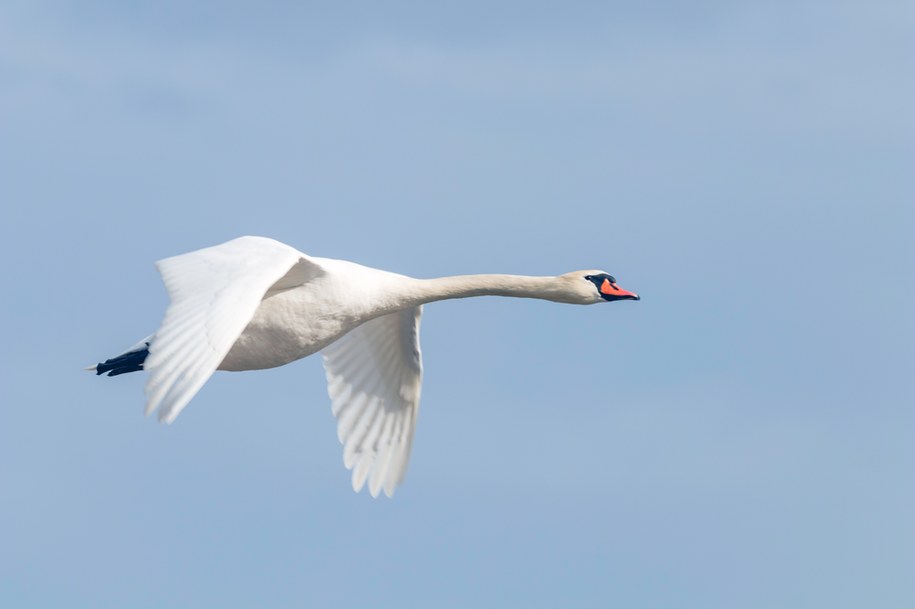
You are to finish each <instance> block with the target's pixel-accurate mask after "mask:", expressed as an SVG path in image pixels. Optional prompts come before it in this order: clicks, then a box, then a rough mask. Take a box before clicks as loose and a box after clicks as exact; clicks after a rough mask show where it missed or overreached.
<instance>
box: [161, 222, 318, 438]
mask: <svg viewBox="0 0 915 609" xmlns="http://www.w3.org/2000/svg"><path fill="white" fill-rule="evenodd" d="M156 268H158V269H159V273H160V274H161V275H162V280H163V281H164V282H165V288H166V289H167V290H168V296H169V298H170V299H171V304H169V306H168V309H167V310H166V311H165V319H164V320H163V321H162V326H161V327H160V328H159V330H158V331H157V332H156V334H155V338H153V341H152V344H151V345H150V346H149V357H148V358H147V359H146V362H145V363H144V365H143V367H144V369H146V370H148V371H149V373H150V376H149V380H148V381H147V382H146V394H147V397H148V400H147V402H146V414H149V413H151V412H153V411H154V410H156V408H158V409H159V420H160V421H165V422H167V423H171V422H172V421H174V420H175V417H177V416H178V413H180V412H181V409H182V408H184V407H185V405H187V403H188V402H189V401H190V400H191V398H193V397H194V395H195V394H196V393H197V391H199V390H200V388H201V387H202V386H203V384H204V383H205V382H206V381H207V379H208V378H210V376H211V375H212V374H213V371H215V370H216V368H217V366H219V364H220V363H221V362H222V360H223V359H224V358H225V356H226V353H228V352H229V349H230V348H231V347H232V345H233V344H235V341H236V340H237V339H238V337H239V335H241V333H242V331H243V330H244V329H245V327H246V326H247V325H248V322H249V321H251V317H253V316H254V312H255V311H256V310H257V307H258V306H259V305H260V302H261V300H263V298H264V295H265V294H266V293H267V292H268V291H275V290H281V289H289V288H292V287H295V286H297V285H302V284H303V283H305V282H307V281H309V280H310V279H313V278H314V277H317V276H318V275H321V274H322V273H323V270H322V268H321V266H320V265H318V264H317V263H316V262H314V261H313V260H312V259H311V258H309V257H307V256H305V255H304V254H302V253H301V252H299V251H297V250H295V249H293V248H291V247H289V246H288V245H284V244H282V243H280V242H279V241H274V240H273V239H266V238H264V237H240V238H238V239H233V240H232V241H228V242H226V243H223V244H221V245H216V246H214V247H208V248H205V249H202V250H197V251H195V252H190V253H189V254H183V255H181V256H174V257H172V258H166V259H165V260H160V261H159V262H157V263H156Z"/></svg>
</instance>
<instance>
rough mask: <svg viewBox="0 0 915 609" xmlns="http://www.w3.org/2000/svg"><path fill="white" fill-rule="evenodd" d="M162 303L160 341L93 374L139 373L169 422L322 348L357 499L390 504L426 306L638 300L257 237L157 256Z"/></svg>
mask: <svg viewBox="0 0 915 609" xmlns="http://www.w3.org/2000/svg"><path fill="white" fill-rule="evenodd" d="M156 268H157V269H158V270H159V273H160V274H161V275H162V279H163V281H164V283H165V287H166V290H167V291H168V295H169V299H170V301H171V302H170V304H169V306H168V308H167V310H166V312H165V318H164V320H163V321H162V325H161V326H160V327H159V329H158V330H157V331H156V333H155V334H153V335H151V336H148V337H146V338H144V339H143V340H141V341H140V342H139V343H137V344H136V345H134V346H133V347H131V348H130V349H128V350H127V351H125V352H124V353H122V354H121V355H118V356H116V357H113V358H111V359H108V360H106V361H105V362H101V363H99V364H97V365H95V366H92V367H90V368H88V369H89V370H94V371H95V372H96V374H105V373H107V375H108V376H116V375H119V374H124V373H127V372H136V371H139V370H146V371H147V372H148V373H149V378H148V380H147V382H146V395H147V402H146V414H147V415H148V414H150V413H152V412H154V411H156V410H158V417H159V420H160V421H163V422H166V423H171V422H172V421H174V420H175V418H176V417H177V416H178V414H179V413H180V412H181V410H182V409H183V408H184V407H185V406H186V405H187V404H188V402H190V401H191V399H192V398H193V397H194V395H195V394H196V393H197V392H198V391H199V390H200V388H201V387H202V386H203V384H204V383H206V381H207V379H209V378H210V376H211V375H212V374H213V372H214V371H216V370H261V369H264V368H273V367H276V366H282V365H284V364H288V363H290V362H293V361H295V360H298V359H301V358H303V357H306V356H308V355H311V354H313V353H316V352H318V351H320V352H321V355H322V356H323V359H324V368H325V371H326V374H327V389H328V393H329V394H330V399H331V402H332V408H333V413H334V416H335V417H336V418H337V436H338V438H339V440H340V442H341V443H342V444H343V445H344V451H343V463H344V465H345V466H346V468H347V469H350V470H352V484H353V490H355V491H357V492H358V491H360V490H361V489H362V488H363V487H364V486H365V484H366V482H368V488H369V492H370V493H371V495H372V496H373V497H377V496H378V494H379V492H381V491H382V490H384V492H385V494H386V495H388V496H389V497H390V496H391V495H392V494H393V492H394V489H395V488H396V487H397V486H398V485H399V484H400V483H401V482H402V481H403V478H404V475H405V473H406V469H407V463H408V461H409V458H410V448H411V446H412V443H413V432H414V429H415V427H416V416H417V412H418V410H419V397H420V390H421V386H422V372H423V366H422V355H421V351H420V347H419V324H420V317H421V316H422V307H423V305H424V304H426V303H430V302H435V301H438V300H448V299H451V298H468V297H471V296H511V297H516V298H539V299H542V300H551V301H553V302H562V303H569V304H595V303H599V302H613V301H616V300H639V296H638V295H637V294H635V293H634V292H629V291H627V290H624V289H623V288H621V287H620V286H618V285H617V282H616V279H614V278H613V276H611V275H609V274H608V273H606V272H604V271H594V270H592V271H576V272H572V273H567V274H565V275H559V276H556V277H529V276H519V275H460V276H453V277H441V278H438V279H415V278H413V277H407V276H405V275H399V274H396V273H391V272H388V271H382V270H378V269H373V268H369V267H366V266H362V265H359V264H355V263H353V262H347V261H344V260H334V259H330V258H317V257H313V256H308V255H306V254H303V253H302V252H300V251H298V250H296V249H294V248H292V247H290V246H288V245H285V244H283V243H280V242H279V241H275V240H273V239H268V238H265V237H239V238H238V239H233V240H231V241H227V242H226V243H223V244H221V245H216V246H213V247H208V248H204V249H201V250H197V251H193V252H190V253H187V254H182V255H180V256H174V257H171V258H166V259H164V260H160V261H159V262H157V263H156Z"/></svg>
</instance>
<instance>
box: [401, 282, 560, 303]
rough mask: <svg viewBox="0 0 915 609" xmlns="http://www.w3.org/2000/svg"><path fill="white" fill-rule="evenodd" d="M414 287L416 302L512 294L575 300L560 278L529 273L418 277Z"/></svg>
mask: <svg viewBox="0 0 915 609" xmlns="http://www.w3.org/2000/svg"><path fill="white" fill-rule="evenodd" d="M413 281H414V282H415V283H412V285H411V286H410V292H411V295H410V300H412V301H414V303H413V304H425V303H428V302H435V301H437V300H449V299H452V298H470V297H472V296H510V297H514V298H539V299H541V300H552V301H554V302H573V300H571V299H570V296H569V293H568V289H567V286H565V285H564V282H563V281H562V279H561V278H559V277H528V276H525V275H456V276H453V277H439V278H437V279H415V280H413Z"/></svg>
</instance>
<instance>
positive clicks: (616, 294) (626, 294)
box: [600, 279, 641, 300]
mask: <svg viewBox="0 0 915 609" xmlns="http://www.w3.org/2000/svg"><path fill="white" fill-rule="evenodd" d="M600 293H601V294H603V295H604V296H607V297H609V298H610V299H613V300H622V299H624V298H628V299H631V300H641V298H639V295H638V294H636V293H635V292H630V291H629V290H624V289H623V288H621V287H620V286H618V285H616V284H615V283H612V282H611V281H610V280H609V279H604V282H603V283H602V284H600Z"/></svg>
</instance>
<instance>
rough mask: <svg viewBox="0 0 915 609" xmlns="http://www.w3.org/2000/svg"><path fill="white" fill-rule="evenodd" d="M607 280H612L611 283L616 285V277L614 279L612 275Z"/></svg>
mask: <svg viewBox="0 0 915 609" xmlns="http://www.w3.org/2000/svg"><path fill="white" fill-rule="evenodd" d="M607 279H609V280H610V283H616V277H614V276H613V275H610V276H609V277H607Z"/></svg>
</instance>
